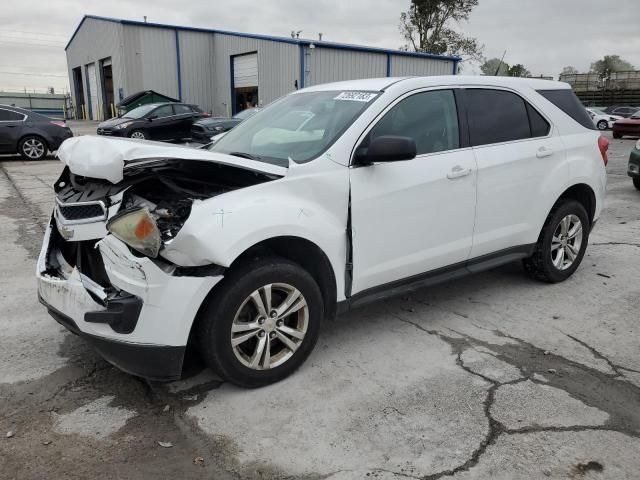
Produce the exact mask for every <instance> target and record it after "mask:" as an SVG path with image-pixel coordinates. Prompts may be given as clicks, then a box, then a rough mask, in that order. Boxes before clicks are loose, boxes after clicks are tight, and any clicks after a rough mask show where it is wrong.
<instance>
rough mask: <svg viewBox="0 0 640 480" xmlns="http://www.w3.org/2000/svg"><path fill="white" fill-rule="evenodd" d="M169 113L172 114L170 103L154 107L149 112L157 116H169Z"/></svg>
mask: <svg viewBox="0 0 640 480" xmlns="http://www.w3.org/2000/svg"><path fill="white" fill-rule="evenodd" d="M171 115H173V108H172V107H171V105H163V106H161V107H158V108H156V109H155V110H154V111H153V112H152V113H151V116H155V117H157V118H162V117H170V116H171Z"/></svg>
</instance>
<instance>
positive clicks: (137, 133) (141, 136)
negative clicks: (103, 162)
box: [129, 130, 147, 140]
mask: <svg viewBox="0 0 640 480" xmlns="http://www.w3.org/2000/svg"><path fill="white" fill-rule="evenodd" d="M129 138H137V139H138V140H147V134H146V133H144V132H143V131H142V130H133V131H132V132H131V133H129Z"/></svg>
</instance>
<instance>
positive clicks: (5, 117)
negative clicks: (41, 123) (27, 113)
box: [0, 109, 24, 122]
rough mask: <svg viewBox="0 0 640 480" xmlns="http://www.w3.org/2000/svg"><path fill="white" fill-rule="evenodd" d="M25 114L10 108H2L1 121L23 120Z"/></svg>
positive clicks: (0, 111) (0, 112)
mask: <svg viewBox="0 0 640 480" xmlns="http://www.w3.org/2000/svg"><path fill="white" fill-rule="evenodd" d="M23 118H24V115H22V114H21V113H16V112H12V111H9V110H2V109H0V122H19V121H22V119H23Z"/></svg>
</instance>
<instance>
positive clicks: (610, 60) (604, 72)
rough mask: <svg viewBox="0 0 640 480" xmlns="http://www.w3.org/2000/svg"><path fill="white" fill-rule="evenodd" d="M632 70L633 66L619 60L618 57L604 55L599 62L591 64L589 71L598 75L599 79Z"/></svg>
mask: <svg viewBox="0 0 640 480" xmlns="http://www.w3.org/2000/svg"><path fill="white" fill-rule="evenodd" d="M633 69H634V68H633V65H631V64H630V63H629V62H627V61H626V60H623V59H622V58H620V56H619V55H605V56H604V58H602V59H601V60H597V61H595V62H593V63H592V64H591V71H592V72H593V73H597V74H598V75H600V78H609V77H611V74H612V73H613V72H623V71H625V70H633Z"/></svg>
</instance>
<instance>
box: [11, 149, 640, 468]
mask: <svg viewBox="0 0 640 480" xmlns="http://www.w3.org/2000/svg"><path fill="white" fill-rule="evenodd" d="M611 143H612V144H611V149H612V152H611V153H612V154H611V155H610V158H611V161H610V164H609V167H608V172H609V182H610V183H609V187H608V191H609V193H608V199H607V207H606V209H605V212H604V213H603V215H602V217H601V220H600V221H599V223H598V226H597V227H596V229H595V230H594V232H593V234H592V236H591V239H590V246H589V249H588V250H587V256H586V257H585V260H584V261H583V264H582V265H581V267H580V269H579V270H578V271H577V272H576V274H575V275H574V276H573V277H572V278H571V279H570V280H569V281H567V282H565V283H563V284H559V285H544V284H539V283H536V282H532V281H530V280H529V279H528V278H526V277H525V276H524V275H523V274H522V271H521V268H520V267H519V266H518V265H509V266H505V267H502V268H499V269H496V270H494V271H491V272H486V273H483V274H480V275H477V276H474V277H468V278H465V279H461V280H458V281H456V282H453V283H450V284H445V285H441V286H437V287H433V288H430V289H428V290H423V291H418V292H415V293H414V294H412V295H410V296H409V297H405V298H397V299H393V300H388V301H386V302H383V303H381V304H377V305H372V306H371V307H368V308H364V309H361V310H359V311H356V312H353V313H351V314H349V315H347V316H345V317H342V318H340V319H338V320H337V321H335V322H331V323H328V324H326V325H325V328H324V329H323V332H322V335H321V338H320V341H319V343H318V348H317V349H316V351H315V352H314V353H313V354H312V356H311V358H310V359H309V361H308V362H307V364H305V365H304V366H303V367H302V368H301V369H300V370H299V371H298V372H297V373H296V374H295V375H294V376H292V377H290V378H289V379H287V380H285V381H283V382H281V383H279V384H277V385H274V386H271V387H267V388H263V389H259V390H252V391H245V390H239V389H236V388H234V387H231V386H230V385H226V384H223V383H222V382H220V380H219V379H218V378H217V377H216V376H215V375H213V374H212V373H211V372H210V371H208V370H206V369H204V370H203V369H202V367H201V366H199V365H198V364H197V363H193V362H192V363H190V364H188V365H187V370H186V375H185V378H184V379H183V380H181V381H179V382H174V383H172V384H169V385H161V384H149V383H147V382H143V381H140V380H139V379H135V378H133V377H131V376H129V375H126V374H124V373H122V372H120V371H118V370H116V369H114V368H113V367H111V366H109V365H108V364H107V363H105V362H104V361H103V360H101V359H100V358H99V357H98V356H97V355H96V354H95V353H93V352H92V351H91V349H89V348H88V347H87V346H86V345H85V344H84V342H82V341H81V340H80V339H78V338H77V337H74V336H72V335H70V334H68V333H66V332H64V330H63V329H61V328H60V327H58V325H57V324H56V323H55V322H53V321H52V320H51V319H50V318H49V317H48V316H47V315H46V314H45V312H44V310H43V309H42V308H41V307H40V306H39V305H38V304H37V301H36V300H35V288H34V282H33V264H34V261H35V256H36V255H37V253H38V250H39V247H40V237H41V234H42V233H41V232H42V229H41V225H42V224H44V222H46V221H47V218H48V216H49V214H50V207H51V204H52V201H53V199H52V197H51V191H50V186H49V185H50V184H51V183H52V182H53V180H55V178H56V177H57V174H58V173H59V170H60V165H59V163H58V162H52V161H45V162H39V163H29V162H22V161H19V160H11V161H4V162H2V164H0V165H1V167H2V169H3V173H0V204H1V205H2V209H0V225H2V227H1V228H0V245H1V246H2V249H3V251H5V252H8V253H7V255H3V256H2V257H0V267H1V268H2V271H3V272H5V273H3V275H2V276H1V277H0V307H1V308H0V311H2V314H0V328H2V329H3V336H2V338H1V339H0V366H2V368H1V369H0V432H3V433H4V432H6V431H8V430H12V431H13V432H15V434H14V436H13V437H12V438H10V439H7V438H4V435H1V436H2V438H1V439H0V471H1V472H3V475H5V476H6V474H7V472H9V473H8V477H9V478H12V477H16V478H21V479H22V478H27V479H29V478H34V479H35V478H44V477H52V476H56V477H57V478H118V477H128V478H157V475H158V472H163V475H164V476H167V477H175V478H186V479H191V478H216V479H229V478H234V479H235V478H242V479H253V478H256V479H276V478H278V479H280V478H296V479H298V478H308V479H321V478H322V479H332V480H344V479H362V478H374V479H382V480H389V479H393V480H397V479H406V478H421V479H424V480H428V479H438V478H464V479H485V478H498V479H530V478H534V479H536V478H544V479H546V478H558V479H566V478H574V479H579V478H614V479H625V478H629V479H632V478H637V477H638V473H637V472H638V471H639V469H640V465H639V464H640V459H639V457H638V455H637V452H638V451H639V448H640V444H639V442H640V408H639V407H640V356H639V355H638V351H640V332H639V331H638V326H637V317H638V315H637V312H638V311H639V307H640V295H639V288H640V287H638V280H639V278H638V271H639V267H640V257H639V256H638V246H640V244H639V243H638V238H640V213H638V208H637V204H638V203H637V202H638V201H640V193H638V192H637V191H635V190H634V189H633V187H632V186H631V182H630V180H629V179H628V177H626V176H625V175H624V171H625V170H624V169H625V166H626V158H627V156H628V151H629V149H630V148H631V145H632V144H633V143H634V142H633V141H631V140H612V141H611ZM105 399H107V400H108V401H107V400H105ZM87 409H88V410H89V411H88V412H87V411H86V410H87ZM131 412H135V414H133V413H131ZM110 415H112V416H110ZM61 419H63V420H61ZM61 425H65V427H64V428H62V427H61ZM95 432H100V434H98V435H97V434H95ZM107 432H108V433H107ZM158 441H163V442H171V443H172V444H173V445H174V446H173V447H172V448H168V449H163V448H162V447H159V446H158V444H157V442H158ZM196 457H202V458H203V459H204V465H200V464H196V463H194V458H196ZM87 458H91V460H92V461H91V462H87V461H86V459H87Z"/></svg>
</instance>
